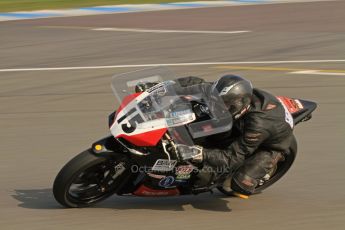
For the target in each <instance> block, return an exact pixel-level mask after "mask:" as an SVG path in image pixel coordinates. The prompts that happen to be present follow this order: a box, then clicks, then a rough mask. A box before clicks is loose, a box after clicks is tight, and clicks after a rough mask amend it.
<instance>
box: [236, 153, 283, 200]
mask: <svg viewBox="0 0 345 230" xmlns="http://www.w3.org/2000/svg"><path fill="white" fill-rule="evenodd" d="M282 159H283V155H282V154H281V153H279V152H275V151H260V152H258V153H255V155H254V156H253V157H251V158H249V159H248V160H246V161H245V163H244V165H243V166H242V167H241V168H239V170H238V171H237V172H236V173H235V175H234V176H233V177H232V179H231V183H230V186H231V189H232V191H233V192H234V195H235V196H238V197H241V198H247V197H248V196H249V195H251V194H253V193H254V192H255V188H256V187H257V186H258V185H262V184H263V183H264V182H265V181H268V180H269V179H270V177H271V176H272V175H273V173H274V170H273V169H274V168H276V166H277V163H278V162H279V161H280V160H282Z"/></svg>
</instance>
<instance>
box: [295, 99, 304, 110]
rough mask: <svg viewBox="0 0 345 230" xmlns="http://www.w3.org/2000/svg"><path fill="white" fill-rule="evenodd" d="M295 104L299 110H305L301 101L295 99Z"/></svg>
mask: <svg viewBox="0 0 345 230" xmlns="http://www.w3.org/2000/svg"><path fill="white" fill-rule="evenodd" d="M295 103H296V105H297V107H298V108H299V109H303V105H302V103H301V102H300V100H298V99H295Z"/></svg>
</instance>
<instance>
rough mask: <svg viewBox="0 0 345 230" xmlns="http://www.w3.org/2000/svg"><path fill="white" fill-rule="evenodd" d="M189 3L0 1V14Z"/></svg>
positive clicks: (154, 0)
mask: <svg viewBox="0 0 345 230" xmlns="http://www.w3.org/2000/svg"><path fill="white" fill-rule="evenodd" d="M187 1H193V0H0V12H12V11H26V10H28V11H29V10H44V9H66V8H76V7H86V6H102V5H120V4H145V3H166V2H187Z"/></svg>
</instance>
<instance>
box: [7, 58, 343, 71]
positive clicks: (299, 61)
mask: <svg viewBox="0 0 345 230" xmlns="http://www.w3.org/2000/svg"><path fill="white" fill-rule="evenodd" d="M330 62H345V59H341V60H291V61H242V62H190V63H188V62H187V63H166V64H164V63H162V64H138V65H135V64H134V65H106V66H71V67H47V68H16V69H0V72H20V71H50V70H83V69H116V68H138V67H157V66H201V65H239V64H289V63H330Z"/></svg>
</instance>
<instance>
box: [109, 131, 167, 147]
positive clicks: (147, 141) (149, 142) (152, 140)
mask: <svg viewBox="0 0 345 230" xmlns="http://www.w3.org/2000/svg"><path fill="white" fill-rule="evenodd" d="M166 131H167V128H162V129H156V130H152V131H148V132H145V133H140V134H136V135H131V136H128V135H126V134H120V135H118V136H116V138H120V137H122V138H123V139H125V140H126V141H129V142H130V143H132V144H133V145H136V146H156V145H157V143H158V141H159V140H160V139H161V138H162V136H163V135H164V134H165V132H166Z"/></svg>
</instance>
